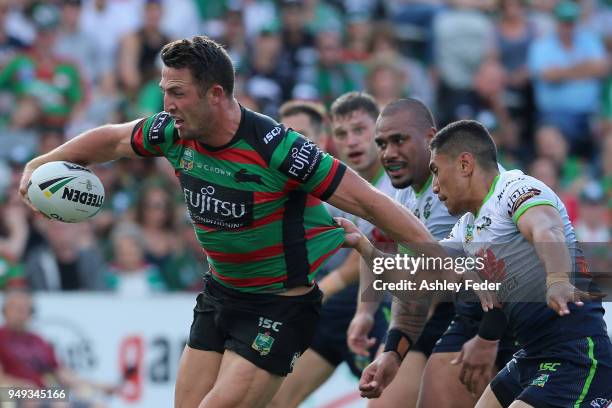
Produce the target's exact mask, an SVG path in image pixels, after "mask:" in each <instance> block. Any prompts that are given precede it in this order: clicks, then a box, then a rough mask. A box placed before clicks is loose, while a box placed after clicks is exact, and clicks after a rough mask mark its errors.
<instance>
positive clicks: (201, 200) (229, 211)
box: [183, 186, 246, 218]
mask: <svg viewBox="0 0 612 408" xmlns="http://www.w3.org/2000/svg"><path fill="white" fill-rule="evenodd" d="M215 191H216V190H215V188H214V187H213V186H206V187H202V188H201V189H200V192H199V193H198V192H193V191H191V190H189V189H187V188H184V189H183V192H184V193H185V200H186V201H187V203H188V204H189V207H190V208H196V209H199V210H200V214H204V213H205V212H212V213H214V214H221V215H223V216H224V217H229V216H231V217H233V218H240V217H242V216H244V215H245V214H246V205H245V204H244V203H232V202H229V201H223V200H219V199H217V198H215V196H214V195H215Z"/></svg>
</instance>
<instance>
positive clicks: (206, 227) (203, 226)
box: [194, 224, 217, 232]
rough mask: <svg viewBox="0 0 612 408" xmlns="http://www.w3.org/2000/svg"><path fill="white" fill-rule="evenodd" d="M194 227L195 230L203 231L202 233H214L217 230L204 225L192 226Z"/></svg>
mask: <svg viewBox="0 0 612 408" xmlns="http://www.w3.org/2000/svg"><path fill="white" fill-rule="evenodd" d="M194 225H195V226H196V227H197V228H199V229H201V230H204V231H206V232H209V231H216V230H217V229H216V228H213V227H209V226H207V225H204V224H194Z"/></svg>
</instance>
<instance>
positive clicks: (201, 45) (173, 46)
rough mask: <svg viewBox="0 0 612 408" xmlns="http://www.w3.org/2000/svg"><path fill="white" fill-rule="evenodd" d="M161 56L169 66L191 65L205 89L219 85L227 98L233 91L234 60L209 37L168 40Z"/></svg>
mask: <svg viewBox="0 0 612 408" xmlns="http://www.w3.org/2000/svg"><path fill="white" fill-rule="evenodd" d="M161 58H162V61H163V63H164V65H166V66H167V67H170V68H176V69H181V68H188V69H189V71H191V75H192V76H193V78H194V80H195V81H196V83H197V84H198V85H200V86H201V88H202V90H204V91H205V90H207V89H208V88H210V87H211V86H212V85H214V84H219V85H221V86H222V87H223V90H224V91H225V93H226V94H227V95H228V97H229V96H231V95H233V93H234V65H233V64H232V60H231V59H230V56H229V55H228V54H227V51H225V49H224V48H223V47H222V46H221V45H220V44H218V43H217V42H215V41H213V40H211V39H210V38H208V37H206V36H203V35H197V36H195V37H193V38H192V39H187V38H186V39H183V40H176V41H173V42H171V43H168V44H166V45H165V46H164V48H162V50H161Z"/></svg>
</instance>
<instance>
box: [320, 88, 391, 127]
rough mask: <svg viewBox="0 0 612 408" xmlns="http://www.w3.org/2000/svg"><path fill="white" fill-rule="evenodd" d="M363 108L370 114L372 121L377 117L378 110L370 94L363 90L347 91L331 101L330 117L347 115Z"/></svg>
mask: <svg viewBox="0 0 612 408" xmlns="http://www.w3.org/2000/svg"><path fill="white" fill-rule="evenodd" d="M358 110H363V111H364V112H365V113H367V114H368V115H370V116H371V117H372V119H374V121H376V119H378V114H379V113H380V110H379V109H378V105H376V100H374V98H373V97H372V95H370V94H368V93H365V92H356V91H353V92H347V93H345V94H344V95H341V96H339V97H338V99H336V100H335V101H334V103H332V106H331V116H332V118H337V117H342V116H348V115H350V114H351V113H353V112H355V111H358Z"/></svg>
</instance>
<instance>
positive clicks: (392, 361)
mask: <svg viewBox="0 0 612 408" xmlns="http://www.w3.org/2000/svg"><path fill="white" fill-rule="evenodd" d="M400 364H401V361H400V358H399V356H398V355H397V353H395V352H394V351H387V352H385V353H382V354H381V355H380V356H378V357H377V358H376V360H374V361H373V362H372V363H371V364H370V365H368V366H367V367H366V368H365V370H363V373H362V374H361V379H360V380H359V391H361V396H362V397H363V398H378V397H380V395H381V394H382V392H383V390H384V389H385V388H386V387H387V386H388V385H389V384H390V383H391V381H393V378H395V375H396V374H397V370H398V369H399V367H400Z"/></svg>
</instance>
